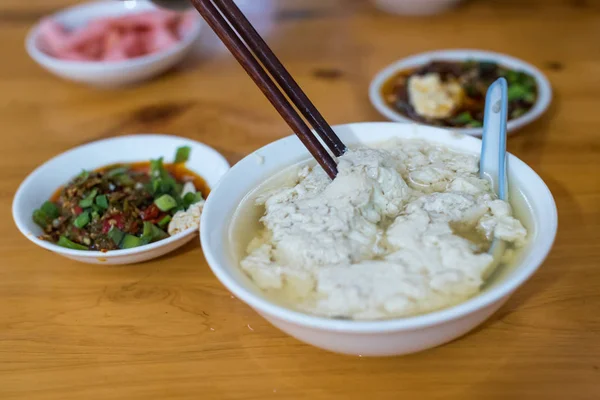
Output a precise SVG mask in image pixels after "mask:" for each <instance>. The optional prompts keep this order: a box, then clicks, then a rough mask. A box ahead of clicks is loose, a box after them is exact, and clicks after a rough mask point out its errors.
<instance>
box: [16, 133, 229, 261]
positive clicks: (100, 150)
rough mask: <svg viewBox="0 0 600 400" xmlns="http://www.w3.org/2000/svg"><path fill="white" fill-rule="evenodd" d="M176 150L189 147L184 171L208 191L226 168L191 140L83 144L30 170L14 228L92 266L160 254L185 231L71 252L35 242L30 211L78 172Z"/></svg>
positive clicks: (189, 234) (190, 232)
mask: <svg viewBox="0 0 600 400" xmlns="http://www.w3.org/2000/svg"><path fill="white" fill-rule="evenodd" d="M180 146H190V147H191V153H190V158H189V160H188V161H187V163H186V167H187V168H188V169H190V170H191V171H194V172H196V173H197V174H198V175H200V176H201V177H202V178H204V180H205V181H206V183H207V184H208V186H209V187H210V188H211V189H212V188H213V187H215V185H216V184H217V182H218V181H219V179H220V178H221V177H222V176H223V175H224V174H225V173H226V172H227V170H228V169H229V163H228V162H227V160H225V158H224V157H223V156H222V155H221V154H219V153H218V152H217V151H216V150H214V149H212V148H211V147H209V146H206V145H204V144H202V143H199V142H196V141H194V140H190V139H186V138H181V137H177V136H170V135H151V134H150V135H131V136H121V137H116V138H111V139H105V140H100V141H97V142H92V143H88V144H85V145H82V146H79V147H76V148H74V149H71V150H68V151H66V152H64V153H62V154H60V155H58V156H56V157H54V158H52V159H50V160H49V161H47V162H46V163H44V164H43V165H41V166H39V167H38V168H36V169H35V170H34V171H33V172H32V173H31V174H30V175H29V176H28V177H27V178H26V179H25V180H24V181H23V183H21V186H19V188H18V190H17V193H16V194H15V197H14V199H13V205H12V212H13V219H14V221H15V224H16V225H17V228H19V230H20V231H21V233H22V234H23V235H25V237H26V238H27V239H29V240H31V241H32V242H33V243H35V244H37V245H38V246H40V247H43V248H44V249H47V250H50V251H53V252H54V253H56V254H60V255H62V256H65V257H68V258H71V259H74V260H77V261H82V262H86V263H92V264H132V263H137V262H141V261H146V260H149V259H152V258H156V257H159V256H162V255H164V254H166V253H168V252H170V251H173V250H175V249H176V248H178V247H180V246H182V245H184V244H186V243H187V242H189V241H190V240H191V239H193V238H194V236H195V235H196V233H197V232H198V230H197V229H195V228H191V229H187V230H185V231H183V232H180V233H178V234H176V235H173V236H170V237H168V238H166V239H163V240H160V241H158V242H155V243H150V244H147V245H145V246H140V247H136V248H133V249H124V250H114V251H107V252H101V251H88V250H72V249H67V248H65V247H61V246H58V245H56V244H54V243H50V242H48V241H45V240H41V239H39V238H38V236H40V235H41V234H42V230H41V229H40V227H39V226H38V225H36V224H35V223H34V222H33V220H32V217H31V216H32V213H33V211H34V210H35V209H37V208H39V207H40V206H41V205H42V204H43V203H44V202H45V201H46V200H48V199H49V198H50V197H51V196H52V195H53V194H54V192H55V191H56V190H57V189H58V188H59V187H61V186H63V185H65V184H67V183H68V182H69V181H70V180H71V179H72V178H73V177H74V176H76V175H77V174H78V173H79V172H81V170H82V169H87V170H93V169H97V168H100V167H103V166H106V165H110V164H115V163H120V162H136V161H148V160H150V159H156V158H159V157H164V159H165V161H166V162H168V161H169V160H171V157H174V155H175V152H176V150H177V148H178V147H180Z"/></svg>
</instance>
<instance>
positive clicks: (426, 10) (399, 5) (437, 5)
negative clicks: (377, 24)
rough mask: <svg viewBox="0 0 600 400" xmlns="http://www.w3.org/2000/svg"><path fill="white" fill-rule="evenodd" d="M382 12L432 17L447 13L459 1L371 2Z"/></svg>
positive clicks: (374, 0)
mask: <svg viewBox="0 0 600 400" xmlns="http://www.w3.org/2000/svg"><path fill="white" fill-rule="evenodd" d="M371 1H372V2H373V3H375V6H377V7H378V8H379V9H381V10H382V11H385V12H388V13H392V14H398V15H414V16H416V15H434V14H439V13H442V12H444V11H448V10H449V9H451V8H452V7H455V6H456V5H457V4H458V3H460V1H461V0H371Z"/></svg>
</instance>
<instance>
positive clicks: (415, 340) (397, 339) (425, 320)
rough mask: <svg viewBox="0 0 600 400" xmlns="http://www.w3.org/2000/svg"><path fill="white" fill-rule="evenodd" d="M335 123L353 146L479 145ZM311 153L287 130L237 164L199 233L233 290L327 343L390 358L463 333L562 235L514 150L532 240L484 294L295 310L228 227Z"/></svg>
mask: <svg viewBox="0 0 600 400" xmlns="http://www.w3.org/2000/svg"><path fill="white" fill-rule="evenodd" d="M333 128H334V130H335V132H336V133H337V134H338V135H339V137H340V138H341V139H342V140H343V141H344V143H346V144H348V145H352V144H355V145H356V144H369V143H378V142H382V141H385V140H389V139H392V138H403V139H417V138H418V139H425V140H430V141H433V142H436V143H441V144H443V145H446V146H448V147H450V148H452V149H456V150H459V151H463V152H468V153H475V154H477V153H479V152H480V151H481V140H479V139H477V138H474V137H471V136H467V135H458V134H456V133H453V132H450V131H447V130H443V129H439V128H433V127H429V126H424V125H416V124H399V123H389V122H387V123H386V122H379V123H358V124H348V125H339V126H335V127H333ZM308 158H309V153H308V152H307V151H306V149H305V148H304V147H303V146H302V144H301V143H300V141H299V140H298V138H296V137H295V136H289V137H286V138H284V139H281V140H278V141H276V142H273V143H271V144H269V145H267V146H265V147H263V148H261V149H259V150H257V151H256V152H254V153H253V154H250V155H248V156H247V157H245V158H244V159H243V160H241V161H240V162H238V163H237V164H236V165H235V166H234V167H233V168H231V170H230V171H229V172H228V173H227V174H225V176H224V177H223V178H222V179H221V181H220V182H219V184H218V185H217V187H216V188H215V189H214V190H213V191H212V192H211V196H210V197H209V198H208V200H207V202H206V204H205V207H204V213H203V214H202V220H201V224H200V239H201V242H202V250H203V252H204V256H205V257H206V260H207V261H208V264H209V265H210V268H211V269H212V271H213V272H214V274H215V275H216V276H217V278H218V279H219V280H220V281H221V283H223V285H225V286H226V287H227V289H229V290H230V291H231V293H232V294H234V295H235V296H236V297H237V298H238V299H240V300H242V301H244V302H245V303H247V304H248V305H249V306H251V307H252V308H253V309H254V310H256V311H257V312H258V313H260V314H261V315H262V316H263V317H265V318H266V319H267V320H268V321H270V322H271V323H272V324H273V325H275V326H276V327H278V328H279V329H281V330H282V331H284V332H286V333H288V334H290V335H291V336H294V337H295V338H297V339H299V340H301V341H304V342H306V343H309V344H312V345H314V346H317V347H320V348H322V349H327V350H330V351H334V352H338V353H344V354H352V355H363V356H390V355H400V354H407V353H413V352H416V351H421V350H424V349H428V348H431V347H434V346H437V345H440V344H442V343H446V342H449V341H451V340H453V339H455V338H457V337H459V336H462V335H464V334H465V333H467V332H469V331H470V330H472V329H473V328H475V327H476V326H477V325H479V324H481V323H482V322H483V321H485V320H486V319H487V318H488V317H489V316H490V315H492V314H493V313H494V312H495V311H496V310H497V309H498V308H499V307H500V306H502V304H504V302H505V301H506V300H507V299H508V298H509V297H510V295H511V294H512V293H513V292H514V291H515V290H516V289H517V288H518V287H519V286H521V285H522V284H523V283H524V282H525V281H526V280H527V279H528V278H529V277H530V276H531V275H532V274H533V273H534V272H535V271H536V270H537V269H538V268H539V266H540V265H541V264H542V262H543V261H544V259H545V258H546V256H547V255H548V252H549V251H550V248H551V247H552V244H553V242H554V238H555V236H556V230H557V223H558V221H557V211H556V205H555V203H554V199H553V197H552V194H551V193H550V191H549V190H548V187H547V186H546V185H545V184H544V181H543V180H542V179H541V178H540V177H539V176H538V175H537V174H536V173H535V172H534V171H533V170H532V169H531V168H530V167H528V166H527V165H526V164H525V163H524V162H522V161H521V160H519V159H518V158H516V157H515V156H513V155H509V156H508V160H507V162H508V176H509V182H510V184H511V192H512V191H513V190H514V191H516V192H520V193H521V195H522V196H523V197H524V199H525V204H524V205H523V207H524V208H526V209H528V210H529V212H527V214H529V217H530V218H528V222H529V223H528V225H529V227H530V231H529V237H528V243H527V245H526V247H525V248H524V249H523V251H522V252H520V254H519V256H518V259H517V260H516V262H515V265H514V266H511V267H510V268H501V269H500V270H498V271H496V272H494V274H493V275H492V277H491V278H490V279H489V280H488V281H487V282H486V284H485V287H484V289H483V290H482V292H481V293H480V294H478V295H476V296H474V297H473V298H471V299H469V300H467V301H465V302H463V303H461V304H458V305H456V306H454V307H450V308H447V309H443V310H439V311H435V312H432V313H428V314H424V315H418V316H414V317H407V318H396V319H390V320H383V321H344V320H336V319H331V318H323V317H319V316H314V315H309V314H305V313H302V312H299V311H295V310H293V309H290V308H287V307H284V306H282V305H280V304H278V303H276V302H273V301H272V299H270V298H268V297H266V296H265V295H264V294H263V293H262V292H261V291H260V290H259V289H258V287H257V286H256V285H255V284H254V282H252V281H251V280H250V278H248V276H246V274H245V273H244V272H243V271H242V269H241V268H240V266H239V264H238V261H239V260H238V257H237V256H236V254H234V253H233V247H234V246H231V245H230V244H229V238H230V236H229V233H230V230H231V224H232V223H233V220H232V217H233V214H234V211H235V210H236V209H237V207H238V205H239V204H240V202H241V200H242V199H243V198H244V197H245V196H246V195H247V194H248V193H250V192H251V191H252V190H254V189H255V188H256V187H257V186H258V185H259V184H260V183H262V182H264V181H265V179H267V178H268V177H271V176H273V175H275V174H276V173H278V172H280V171H282V170H283V169H285V168H286V167H288V166H291V165H293V164H295V163H297V162H300V161H302V160H307V159H308ZM257 160H262V162H258V161H257ZM529 219H530V221H529Z"/></svg>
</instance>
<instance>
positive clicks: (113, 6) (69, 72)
mask: <svg viewBox="0 0 600 400" xmlns="http://www.w3.org/2000/svg"><path fill="white" fill-rule="evenodd" d="M156 8H157V7H156V6H155V5H154V4H152V3H151V2H149V1H145V0H136V1H114V0H108V1H106V0H101V1H94V2H90V3H83V4H79V5H76V6H73V7H69V8H66V9H64V10H62V11H59V12H57V13H56V14H53V15H51V16H50V18H52V19H54V20H55V21H57V22H59V23H61V24H63V25H65V26H67V27H69V28H77V27H80V26H82V25H84V24H85V23H86V22H87V21H90V20H92V19H95V18H98V17H109V16H110V17H115V16H119V15H124V14H136V13H140V12H144V11H149V10H154V9H156ZM197 21H198V22H197V23H196V25H195V26H194V28H193V29H192V30H191V31H190V32H188V34H187V35H186V36H185V37H184V38H183V39H182V40H181V41H180V42H178V43H177V44H175V45H173V46H172V47H170V48H169V49H167V50H165V51H161V52H158V53H154V54H149V55H145V56H141V57H137V58H132V59H130V60H124V61H97V62H96V61H71V60H61V59H58V58H55V57H53V56H51V55H49V54H47V53H45V52H44V51H42V50H41V48H40V37H39V23H38V24H36V25H35V26H34V27H33V28H32V29H31V30H30V31H29V33H28V35H27V38H26V40H25V47H26V49H27V53H28V54H29V56H30V57H31V58H32V59H33V60H35V61H36V62H37V63H38V64H39V65H40V66H42V67H43V68H45V69H46V70H48V71H50V72H52V73H53V74H55V75H57V76H59V77H61V78H64V79H67V80H71V81H75V82H80V83H86V84H90V85H92V86H101V87H117V86H123V85H128V84H133V83H137V82H140V81H143V80H146V79H149V78H151V77H154V76H156V75H158V74H160V73H162V72H164V71H166V70H167V69H169V68H171V67H172V66H174V65H175V64H177V63H179V62H180V61H181V60H182V59H183V58H184V57H185V56H186V55H187V54H188V53H189V52H190V50H191V49H192V47H193V45H194V43H195V42H196V39H198V37H199V35H200V31H201V28H202V25H203V23H202V21H201V18H200V17H199V16H198V20H197Z"/></svg>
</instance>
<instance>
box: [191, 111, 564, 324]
mask: <svg viewBox="0 0 600 400" xmlns="http://www.w3.org/2000/svg"><path fill="white" fill-rule="evenodd" d="M369 124H371V125H396V126H398V125H404V126H415V125H416V124H406V123H397V122H359V123H351V124H342V125H336V126H333V128H334V129H336V128H338V129H340V128H341V129H344V128H351V127H353V126H360V125H369ZM419 128H420V129H426V130H430V131H437V132H439V134H440V135H442V134H443V135H445V136H450V137H456V135H457V134H456V132H452V131H449V130H446V129H441V128H437V127H431V126H423V125H419ZM461 138H462V139H463V140H468V141H476V142H478V143H481V139H479V138H476V137H472V136H466V135H461ZM294 140H296V137H295V136H293V135H291V136H287V137H284V138H281V139H279V140H276V141H274V142H271V143H269V144H267V145H266V146H263V147H262V148H260V149H258V150H256V151H254V152H252V153H250V154H248V155H247V156H246V157H244V158H243V159H242V160H241V161H239V162H238V163H237V164H236V165H234V166H233V167H232V168H231V169H230V170H229V171H228V172H227V173H226V174H225V175H224V176H223V177H222V178H221V180H220V181H219V183H218V184H217V185H216V186H215V188H214V189H213V192H216V193H218V192H219V189H220V187H221V186H222V185H223V184H224V183H225V182H227V180H228V179H229V178H230V177H231V176H234V175H235V174H237V173H238V171H243V170H244V168H245V167H246V165H245V164H247V163H248V162H254V159H253V158H254V157H256V155H257V154H258V155H260V156H262V157H264V155H265V154H266V153H267V152H268V151H269V148H272V147H275V146H278V145H281V144H282V143H286V142H291V141H294ZM367 142H368V141H367ZM290 144H291V143H290ZM295 145H297V146H298V145H300V144H299V142H298V143H296V144H295ZM306 154H307V157H306V158H307V159H308V158H309V157H310V155H309V154H308V152H307V153H306ZM509 160H510V161H509V165H513V166H514V165H515V164H516V165H519V168H525V169H527V170H529V172H531V173H532V174H533V175H534V176H535V177H537V179H539V182H540V183H541V184H542V186H543V188H544V190H543V193H540V194H539V195H540V196H541V197H544V198H545V199H546V200H547V201H549V205H551V207H550V213H551V218H550V220H549V221H547V222H548V226H547V227H545V229H544V232H545V236H546V237H550V239H549V240H548V239H547V240H546V241H545V242H542V246H541V247H540V248H539V250H538V251H536V257H535V258H534V259H532V260H530V262H529V263H528V264H527V265H525V266H524V267H523V268H518V269H516V272H515V273H514V274H513V275H511V276H509V277H507V278H506V279H504V280H503V281H502V282H501V283H500V284H498V285H497V286H495V287H493V288H491V289H490V290H487V291H485V292H480V293H479V294H477V295H476V296H474V297H472V298H470V299H468V300H466V301H464V302H462V303H459V304H457V305H455V306H452V307H448V308H445V309H441V310H437V311H433V312H431V313H427V314H422V315H416V316H410V317H404V318H394V319H386V320H376V321H362V320H361V321H346V320H336V319H332V318H327V317H321V316H315V315H311V314H308V313H303V312H300V311H296V310H293V309H290V308H287V307H284V306H281V305H278V304H276V303H273V302H271V301H269V300H267V299H266V298H263V297H260V296H258V295H255V294H254V293H252V291H250V290H249V289H247V288H246V287H245V285H243V284H241V283H238V282H237V280H236V279H235V278H234V277H233V276H231V275H230V273H229V272H228V271H227V270H226V268H223V267H222V266H221V265H220V263H219V261H217V256H216V255H215V254H216V253H215V254H213V251H212V248H211V247H210V245H209V244H210V239H209V236H210V235H211V234H212V233H213V232H211V230H212V228H213V227H211V226H210V224H208V223H207V222H206V218H207V216H208V215H209V214H210V210H211V208H213V207H218V205H214V206H213V201H216V200H215V199H216V198H217V197H218V196H213V197H212V199H213V200H212V201H211V198H209V199H208V200H207V202H206V204H205V208H204V211H205V212H203V213H202V217H201V222H200V242H201V245H202V249H203V253H204V257H205V258H206V260H207V262H208V265H209V267H210V268H211V270H212V271H213V273H214V274H215V276H216V277H217V278H218V279H219V281H220V282H221V283H222V284H223V285H224V286H225V287H226V288H227V289H228V290H229V291H230V292H231V293H232V294H233V295H234V296H236V297H237V298H239V299H241V300H242V301H244V302H245V303H246V304H248V305H249V306H251V307H252V308H253V309H255V311H257V312H259V313H261V314H263V313H264V314H265V315H266V316H269V317H272V318H275V319H277V320H280V321H284V322H287V323H290V324H294V325H297V326H303V327H306V328H311V329H317V330H325V331H330V332H344V333H354V334H365V333H385V332H400V331H407V330H415V329H422V328H426V327H429V326H433V325H439V324H442V323H445V322H448V321H451V320H454V319H457V318H461V317H465V316H467V315H469V314H471V313H474V312H476V311H478V310H480V309H482V308H485V307H488V306H490V305H492V304H494V303H496V302H499V301H501V300H502V298H505V297H507V296H509V295H510V294H511V293H512V292H514V291H515V290H516V289H517V288H518V287H519V286H521V285H522V284H523V283H524V282H525V281H526V280H528V279H529V278H530V277H531V276H532V275H533V274H534V273H535V272H536V271H537V269H538V268H539V267H540V266H541V264H542V263H543V261H544V260H545V258H546V257H547V255H548V253H549V252H550V250H551V249H552V246H553V244H554V241H555V239H556V232H557V229H558V212H557V209H556V203H555V201H554V197H553V196H552V193H551V192H550V190H549V189H548V187H547V185H546V183H545V182H544V181H543V180H542V178H541V177H540V176H539V175H538V174H537V173H536V172H535V171H533V169H532V168H531V167H529V166H528V165H527V164H525V163H524V162H523V161H521V160H520V159H518V158H517V157H516V156H514V155H512V154H510V153H509ZM291 165H293V163H290V166H291ZM245 194H247V193H245ZM230 222H231V220H228V223H227V224H225V223H224V224H223V225H224V226H226V228H223V229H228V227H229V223H230ZM540 230H541V229H540ZM548 235H549V236H548ZM238 268H239V266H238Z"/></svg>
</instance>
